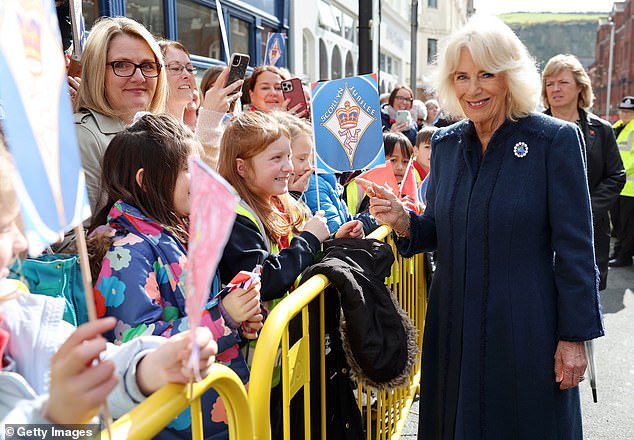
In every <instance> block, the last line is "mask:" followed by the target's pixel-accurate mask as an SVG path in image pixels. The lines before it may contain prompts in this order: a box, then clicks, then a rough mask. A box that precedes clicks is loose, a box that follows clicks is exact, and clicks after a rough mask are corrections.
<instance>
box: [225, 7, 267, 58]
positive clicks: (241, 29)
mask: <svg viewBox="0 0 634 440" xmlns="http://www.w3.org/2000/svg"><path fill="white" fill-rule="evenodd" d="M249 27H250V26H249V23H247V22H246V21H244V20H240V19H239V18H236V17H231V18H230V19H229V49H230V50H231V52H239V53H246V54H250V53H251V50H250V49H251V44H250V41H251V38H250V37H249V35H250V33H249ZM264 44H266V41H265V42H264ZM262 54H264V52H262ZM263 59H264V58H263ZM257 64H260V63H257Z"/></svg>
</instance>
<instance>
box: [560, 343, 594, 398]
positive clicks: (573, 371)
mask: <svg viewBox="0 0 634 440" xmlns="http://www.w3.org/2000/svg"><path fill="white" fill-rule="evenodd" d="M587 364H588V361H587V359H586V347H585V345H584V343H583V342H570V341H559V343H558V344H557V350H556V351H555V382H559V389H560V390H565V389H567V388H572V387H576V386H577V385H579V382H581V380H583V379H582V378H583V374H584V373H585V372H586V366H587Z"/></svg>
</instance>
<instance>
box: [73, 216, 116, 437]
mask: <svg viewBox="0 0 634 440" xmlns="http://www.w3.org/2000/svg"><path fill="white" fill-rule="evenodd" d="M75 236H76V240H77V252H78V253H79V268H80V269H81V279H82V281H83V284H84V297H85V299H86V308H87V310H88V320H89V321H95V320H96V319H97V310H96V308H95V297H94V295H93V291H92V277H91V275H90V261H89V259H88V248H87V247H86V237H85V236H84V226H83V225H82V224H81V223H79V225H77V226H75ZM103 419H104V424H105V425H106V430H107V431H108V437H109V438H112V431H111V428H110V425H112V418H111V417H110V411H109V410H108V402H107V401H104V402H103Z"/></svg>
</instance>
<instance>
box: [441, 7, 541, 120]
mask: <svg viewBox="0 0 634 440" xmlns="http://www.w3.org/2000/svg"><path fill="white" fill-rule="evenodd" d="M462 49H467V50H468V51H469V52H470V53H471V56H472V57H473V59H474V60H476V62H477V63H478V65H479V66H480V68H482V70H484V71H487V72H489V73H493V74H503V75H504V77H505V78H506V85H507V87H508V93H507V97H506V101H507V102H506V104H507V114H506V117H507V118H508V119H511V120H516V119H517V118H521V117H524V116H527V115H528V114H529V113H531V112H533V111H535V109H536V107H537V103H538V100H539V93H540V80H539V73H538V72H537V68H536V65H535V61H534V60H533V58H531V56H530V55H529V53H528V50H527V49H526V46H524V44H523V43H522V42H521V41H520V39H519V38H518V37H517V35H515V33H513V31H512V30H511V28H509V27H508V26H507V25H506V24H504V23H503V22H502V21H501V20H499V19H498V18H495V17H492V16H474V17H473V18H471V19H470V20H469V21H468V22H467V24H466V25H465V26H464V27H462V28H461V29H459V30H458V31H457V32H455V33H454V34H452V35H451V36H450V37H449V38H448V39H447V40H446V41H445V42H444V44H443V48H442V50H441V52H440V55H439V57H438V71H437V73H436V74H437V81H436V84H437V95H438V98H439V101H440V103H441V106H442V108H443V109H445V110H447V111H448V112H449V113H451V114H453V115H457V116H462V117H464V116H465V114H464V112H463V111H462V108H461V106H460V103H459V102H458V98H457V97H456V93H455V89H454V73H455V71H456V68H457V67H458V62H459V60H460V52H461V51H462Z"/></svg>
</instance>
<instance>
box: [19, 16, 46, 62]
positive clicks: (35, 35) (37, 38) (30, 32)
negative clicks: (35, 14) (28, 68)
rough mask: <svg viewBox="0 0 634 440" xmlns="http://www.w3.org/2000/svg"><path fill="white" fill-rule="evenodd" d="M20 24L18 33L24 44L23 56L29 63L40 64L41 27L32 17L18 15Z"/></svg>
mask: <svg viewBox="0 0 634 440" xmlns="http://www.w3.org/2000/svg"><path fill="white" fill-rule="evenodd" d="M18 20H19V22H20V33H21V34H22V43H23V44H24V54H25V55H26V58H27V60H29V61H30V62H36V63H37V64H41V62H42V50H41V33H42V30H41V27H40V24H39V23H38V21H37V20H36V19H34V18H32V17H22V16H20V15H18Z"/></svg>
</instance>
